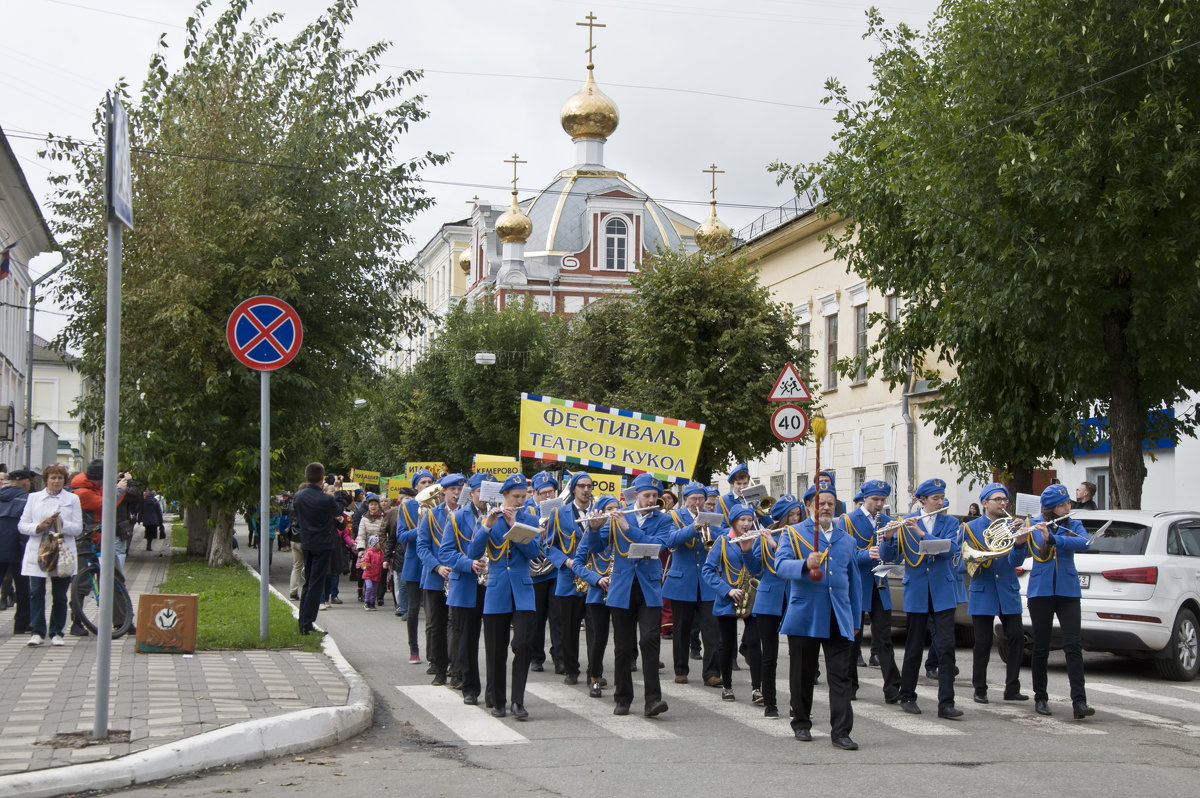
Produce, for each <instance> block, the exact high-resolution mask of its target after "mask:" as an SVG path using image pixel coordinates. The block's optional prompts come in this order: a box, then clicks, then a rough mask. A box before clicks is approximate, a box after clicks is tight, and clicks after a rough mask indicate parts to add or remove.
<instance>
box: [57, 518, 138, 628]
mask: <svg viewBox="0 0 1200 798" xmlns="http://www.w3.org/2000/svg"><path fill="white" fill-rule="evenodd" d="M80 543H81V546H80V551H79V553H78V554H79V570H78V572H77V573H76V574H75V578H74V580H72V582H71V602H70V603H71V613H72V617H74V618H78V619H79V621H80V623H82V624H83V625H84V626H85V627H87V630H88V631H89V632H91V633H92V634H96V629H97V626H96V622H97V621H98V620H100V553H99V552H98V551H97V550H96V549H95V547H93V546H92V545H91V543H90V542H86V541H80ZM112 625H113V628H112V636H113V639H116V638H118V637H121V636H122V635H124V634H125V633H126V632H128V631H129V630H130V629H131V628H132V627H133V600H132V599H131V598H130V597H129V590H128V589H127V588H126V587H125V575H124V574H123V573H121V569H120V567H118V568H117V569H116V574H115V576H114V578H113V614H112Z"/></svg>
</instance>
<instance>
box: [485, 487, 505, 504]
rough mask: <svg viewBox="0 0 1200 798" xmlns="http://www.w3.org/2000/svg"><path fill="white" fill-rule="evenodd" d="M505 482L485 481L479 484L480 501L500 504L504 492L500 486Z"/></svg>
mask: <svg viewBox="0 0 1200 798" xmlns="http://www.w3.org/2000/svg"><path fill="white" fill-rule="evenodd" d="M503 484H504V483H503V482H484V483H483V484H481V485H480V486H479V501H481V502H483V503H485V504H499V503H500V499H501V498H502V497H503V494H502V493H500V487H501V486H502V485H503Z"/></svg>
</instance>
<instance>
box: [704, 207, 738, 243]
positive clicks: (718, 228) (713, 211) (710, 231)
mask: <svg viewBox="0 0 1200 798" xmlns="http://www.w3.org/2000/svg"><path fill="white" fill-rule="evenodd" d="M732 238H733V228H731V227H730V226H729V225H727V224H725V223H724V222H722V221H721V220H720V219H718V218H717V201H716V200H712V201H710V202H709V210H708V218H707V219H705V220H704V221H703V222H701V223H700V226H699V227H697V228H696V243H697V244H699V245H700V248H701V249H720V248H721V247H724V246H728V245H729V242H730V240H731V239H732Z"/></svg>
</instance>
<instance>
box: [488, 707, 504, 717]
mask: <svg viewBox="0 0 1200 798" xmlns="http://www.w3.org/2000/svg"><path fill="white" fill-rule="evenodd" d="M505 714H507V713H505V711H504V707H492V717H493V718H502V717H504V716H505Z"/></svg>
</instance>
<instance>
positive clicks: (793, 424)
mask: <svg viewBox="0 0 1200 798" xmlns="http://www.w3.org/2000/svg"><path fill="white" fill-rule="evenodd" d="M771 432H773V433H775V437H776V438H779V440H781V441H783V442H784V443H795V442H796V441H798V440H800V439H801V438H803V437H804V435H805V433H807V432H808V415H806V414H805V412H804V411H803V410H801V409H800V408H798V407H796V406H794V405H783V406H781V407H777V408H775V412H774V413H772V414H771Z"/></svg>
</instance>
